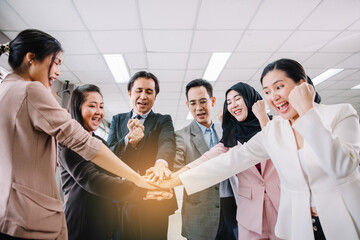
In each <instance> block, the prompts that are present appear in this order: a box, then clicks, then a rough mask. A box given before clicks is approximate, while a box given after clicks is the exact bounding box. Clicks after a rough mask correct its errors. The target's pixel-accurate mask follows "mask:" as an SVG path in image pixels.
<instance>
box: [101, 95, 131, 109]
mask: <svg viewBox="0 0 360 240" xmlns="http://www.w3.org/2000/svg"><path fill="white" fill-rule="evenodd" d="M102 95H103V97H104V102H105V105H107V103H112V102H118V103H119V102H121V105H124V106H128V105H129V100H128V99H124V98H123V96H122V95H121V94H119V93H108V92H107V93H106V94H104V93H102Z"/></svg>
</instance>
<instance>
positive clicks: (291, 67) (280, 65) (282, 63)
mask: <svg viewBox="0 0 360 240" xmlns="http://www.w3.org/2000/svg"><path fill="white" fill-rule="evenodd" d="M273 70H281V71H283V72H285V74H286V76H287V77H289V78H291V79H292V80H293V81H294V82H295V83H298V82H300V80H301V79H304V80H305V81H307V82H308V83H309V84H311V85H312V86H313V87H314V89H315V86H314V84H313V82H312V81H311V79H310V77H309V76H307V75H306V73H305V70H304V68H303V67H302V66H301V64H300V63H298V62H297V61H295V60H292V59H287V58H282V59H279V60H276V61H274V62H272V63H270V64H268V65H267V66H266V67H265V68H264V71H263V72H262V74H261V78H260V82H261V84H262V83H263V78H264V77H265V75H266V74H268V72H270V71H273ZM320 101H321V97H320V95H319V94H318V93H317V92H316V91H315V99H314V102H316V103H320Z"/></svg>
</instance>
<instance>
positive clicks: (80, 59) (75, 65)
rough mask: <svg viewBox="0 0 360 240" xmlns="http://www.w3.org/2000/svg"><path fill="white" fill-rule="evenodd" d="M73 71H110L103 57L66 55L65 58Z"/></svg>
mask: <svg viewBox="0 0 360 240" xmlns="http://www.w3.org/2000/svg"><path fill="white" fill-rule="evenodd" d="M63 61H64V62H65V63H66V66H67V67H68V68H69V69H70V70H71V71H81V72H85V71H108V70H109V68H108V66H107V65H106V63H105V61H104V58H103V57H102V56H101V55H66V56H64V58H63Z"/></svg>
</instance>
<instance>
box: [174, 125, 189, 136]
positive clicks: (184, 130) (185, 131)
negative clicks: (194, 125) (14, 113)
mask: <svg viewBox="0 0 360 240" xmlns="http://www.w3.org/2000/svg"><path fill="white" fill-rule="evenodd" d="M190 128H191V124H189V125H187V126H185V127H183V128H181V129H179V130H176V131H175V134H176V135H180V136H183V135H187V134H189V133H190Z"/></svg>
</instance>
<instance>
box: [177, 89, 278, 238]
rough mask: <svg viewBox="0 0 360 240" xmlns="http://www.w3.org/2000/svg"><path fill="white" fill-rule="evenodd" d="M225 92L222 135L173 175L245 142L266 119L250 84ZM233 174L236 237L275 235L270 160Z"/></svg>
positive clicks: (274, 188)
mask: <svg viewBox="0 0 360 240" xmlns="http://www.w3.org/2000/svg"><path fill="white" fill-rule="evenodd" d="M225 96H226V100H225V103H224V108H223V120H222V128H223V138H222V139H221V141H220V143H219V144H217V145H216V146H215V147H213V148H212V149H211V150H210V151H208V152H206V153H205V154H204V155H203V156H202V157H200V158H198V159H197V160H195V161H194V162H192V163H190V164H188V165H187V166H186V167H184V168H183V169H181V170H179V171H178V172H177V173H175V174H174V176H177V175H178V174H180V173H181V172H184V171H186V170H187V169H189V168H194V167H195V166H198V165H200V164H201V163H203V162H206V161H208V160H210V159H212V158H214V157H216V156H218V155H220V154H222V153H225V152H227V151H228V150H229V149H230V148H232V147H234V146H236V145H239V144H243V143H245V142H247V141H248V140H250V139H251V138H252V136H254V135H255V134H256V133H258V132H259V131H261V127H263V126H265V125H266V123H267V122H268V121H269V118H268V115H267V114H266V111H265V103H264V101H263V100H262V98H261V96H260V94H259V93H258V92H257V91H256V90H255V89H254V88H253V87H251V86H250V85H248V84H246V83H242V82H240V83H237V84H235V85H234V86H232V87H231V88H230V89H228V90H227V91H226V94H225ZM251 109H252V111H251ZM239 161H241V159H239ZM237 177H238V180H239V185H238V192H237V194H238V198H237V199H238V202H237V221H238V229H239V235H238V236H239V239H240V240H241V239H246V240H251V239H278V238H277V237H275V233H274V229H275V224H276V219H277V212H278V207H279V199H280V186H279V185H280V180H279V177H278V174H277V172H276V170H275V168H274V165H273V163H272V162H271V160H270V159H269V160H266V161H263V162H261V163H259V164H257V165H255V166H253V167H250V168H249V169H247V170H245V171H243V172H241V173H238V174H237Z"/></svg>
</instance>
